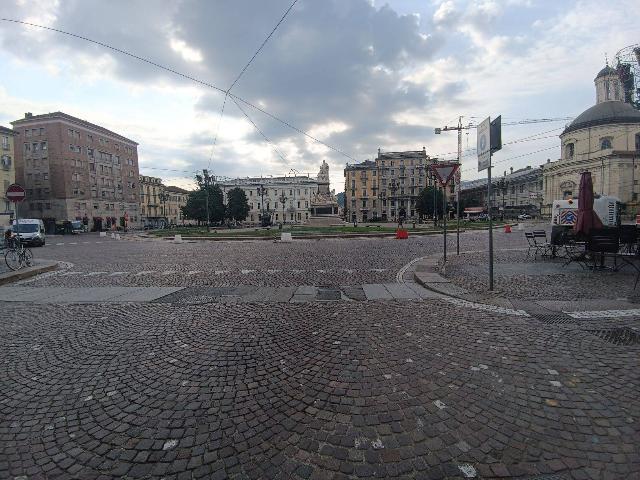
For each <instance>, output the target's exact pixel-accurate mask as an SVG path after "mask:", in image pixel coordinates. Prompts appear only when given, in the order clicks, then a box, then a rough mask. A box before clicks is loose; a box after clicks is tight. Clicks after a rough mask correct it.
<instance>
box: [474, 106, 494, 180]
mask: <svg viewBox="0 0 640 480" xmlns="http://www.w3.org/2000/svg"><path fill="white" fill-rule="evenodd" d="M490 130H491V118H490V117H487V118H486V119H485V120H484V121H483V122H482V123H481V124H480V125H478V145H477V151H478V171H479V172H481V171H482V170H486V169H487V168H489V165H490V164H491V132H490Z"/></svg>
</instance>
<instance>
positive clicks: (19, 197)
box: [5, 183, 26, 203]
mask: <svg viewBox="0 0 640 480" xmlns="http://www.w3.org/2000/svg"><path fill="white" fill-rule="evenodd" d="M5 196H6V197H7V200H9V201H10V202H14V203H17V202H21V201H23V200H24V198H25V197H26V192H25V191H24V188H22V187H21V186H20V185H18V184H17V183H14V184H12V185H9V187H8V188H7V193H6V194H5Z"/></svg>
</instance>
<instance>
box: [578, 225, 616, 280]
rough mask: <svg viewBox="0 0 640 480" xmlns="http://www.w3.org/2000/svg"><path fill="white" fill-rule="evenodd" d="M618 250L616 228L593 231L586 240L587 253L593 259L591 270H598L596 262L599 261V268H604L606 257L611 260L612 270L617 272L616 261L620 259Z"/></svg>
mask: <svg viewBox="0 0 640 480" xmlns="http://www.w3.org/2000/svg"><path fill="white" fill-rule="evenodd" d="M619 249H620V233H619V231H618V229H617V228H601V229H594V230H592V231H591V233H590V234H589V239H588V240H587V249H586V250H587V252H589V253H590V254H591V257H592V259H593V266H592V268H593V269H594V270H595V269H596V268H598V265H597V261H598V258H599V259H600V266H599V268H604V260H605V258H606V257H612V258H613V262H614V263H613V264H614V270H617V268H618V265H617V260H618V258H619V257H620V258H621V257H622V256H621V255H618V250H619Z"/></svg>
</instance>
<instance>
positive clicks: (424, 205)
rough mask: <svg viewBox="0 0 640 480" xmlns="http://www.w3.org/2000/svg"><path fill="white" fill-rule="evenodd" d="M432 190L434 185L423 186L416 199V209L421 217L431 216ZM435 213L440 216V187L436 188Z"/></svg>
mask: <svg viewBox="0 0 640 480" xmlns="http://www.w3.org/2000/svg"><path fill="white" fill-rule="evenodd" d="M433 190H434V187H427V188H424V189H423V190H422V191H421V192H420V195H419V196H418V200H417V201H416V210H417V211H418V213H419V214H420V216H421V217H433ZM435 197H436V215H437V216H438V217H442V200H443V198H442V191H441V190H440V189H437V190H436V193H435Z"/></svg>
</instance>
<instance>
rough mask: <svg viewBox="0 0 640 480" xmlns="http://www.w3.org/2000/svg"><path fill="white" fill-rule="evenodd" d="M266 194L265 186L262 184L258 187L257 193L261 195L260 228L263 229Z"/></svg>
mask: <svg viewBox="0 0 640 480" xmlns="http://www.w3.org/2000/svg"><path fill="white" fill-rule="evenodd" d="M264 192H265V188H264V185H262V184H260V185H258V188H257V189H256V193H257V194H258V195H260V226H261V227H264Z"/></svg>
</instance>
